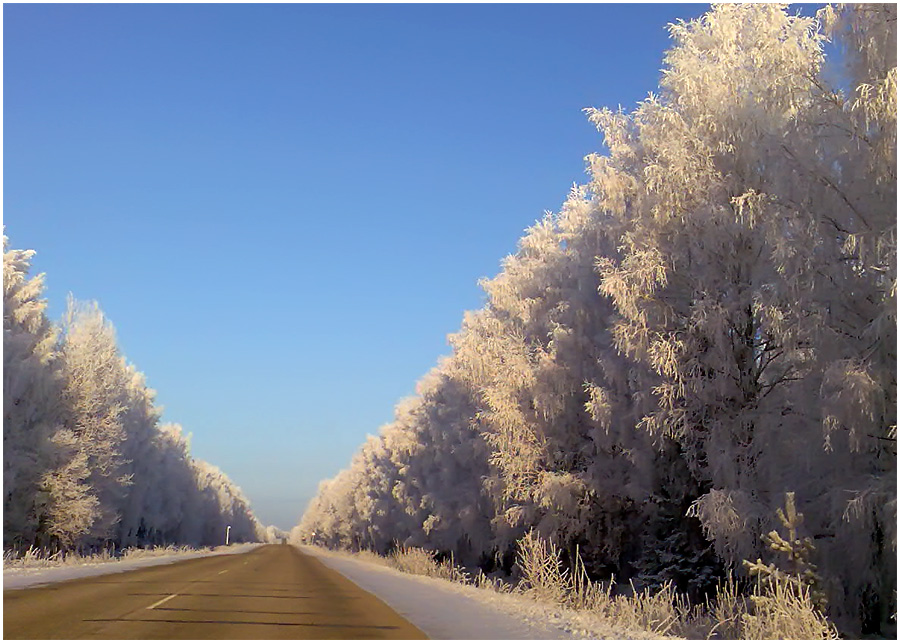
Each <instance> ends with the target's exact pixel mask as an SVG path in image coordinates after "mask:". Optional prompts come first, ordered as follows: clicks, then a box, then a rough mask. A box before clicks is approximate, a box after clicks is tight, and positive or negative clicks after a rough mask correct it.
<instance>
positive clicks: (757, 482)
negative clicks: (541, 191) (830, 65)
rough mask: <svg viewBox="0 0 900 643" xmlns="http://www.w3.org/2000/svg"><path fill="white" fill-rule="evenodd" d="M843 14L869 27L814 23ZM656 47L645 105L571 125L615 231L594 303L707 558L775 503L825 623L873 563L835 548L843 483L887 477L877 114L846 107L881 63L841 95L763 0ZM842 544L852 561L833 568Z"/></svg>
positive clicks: (888, 197)
mask: <svg viewBox="0 0 900 643" xmlns="http://www.w3.org/2000/svg"><path fill="white" fill-rule="evenodd" d="M858 12H862V13H863V14H865V15H866V16H867V18H866V19H865V20H862V23H865V24H871V22H872V21H873V20H872V18H871V16H869V14H870V13H871V12H872V10H871V8H866V7H859V6H852V7H847V8H843V9H841V10H839V14H840V15H841V16H843V17H842V18H839V19H837V20H836V23H837V24H839V23H840V22H841V20H843V21H845V22H848V23H849V24H853V25H857V24H858V23H859V22H860V21H859V20H857V19H856V18H854V17H853V16H855V15H856V14H857V13H858ZM876 13H879V14H880V17H881V20H880V21H879V20H875V22H879V25H880V26H879V28H878V29H876V30H873V31H870V32H869V33H868V34H867V38H868V40H867V39H866V38H861V39H860V38H858V39H857V41H856V43H855V46H854V49H855V50H858V51H864V50H865V49H866V48H867V47H873V48H875V49H878V50H879V51H880V52H882V53H883V50H884V49H885V48H888V49H889V48H890V46H889V45H885V43H884V42H883V41H882V42H881V43H880V44H877V43H876V44H871V42H872V41H878V40H879V38H881V37H885V36H888V37H890V42H891V43H893V41H894V39H895V38H894V37H893V36H890V33H893V32H892V31H891V27H890V26H885V25H890V24H894V25H895V23H896V19H895V17H893V18H892V17H891V15H890V14H891V10H890V9H888V10H887V11H879V12H876ZM838 32H839V29H837V28H835V30H834V33H838ZM672 34H673V39H674V40H675V47H674V48H673V49H672V50H671V51H670V52H669V53H668V54H667V58H666V63H667V68H666V70H665V71H664V78H663V82H662V84H661V93H660V95H659V96H658V97H655V96H651V98H650V99H648V100H647V101H645V102H644V103H642V104H641V106H640V107H639V108H638V109H637V110H636V111H635V112H634V113H633V114H632V115H630V116H626V115H624V114H621V113H619V114H613V113H611V112H609V111H594V112H592V114H591V116H592V119H593V120H594V121H595V122H596V123H597V124H598V125H599V126H600V127H601V129H602V130H603V132H604V134H605V136H606V140H607V145H608V146H609V148H610V151H611V154H610V156H609V157H594V159H593V160H592V172H593V180H592V182H591V186H590V187H591V190H592V192H593V194H594V195H596V198H597V199H598V202H599V206H600V207H601V208H603V209H605V210H606V211H608V212H610V213H611V214H613V215H614V216H616V217H618V218H619V219H620V221H622V224H623V226H624V229H625V232H624V233H623V234H622V236H621V241H622V247H621V253H622V256H621V257H620V258H619V259H618V260H613V259H609V258H604V259H602V260H601V261H600V262H599V271H600V274H601V277H602V279H603V283H602V292H603V293H604V294H605V295H607V296H608V297H610V298H611V299H612V300H613V301H614V303H615V305H616V309H617V311H618V313H619V319H618V321H617V322H616V323H615V325H614V326H613V333H614V336H615V338H616V342H617V344H618V346H619V348H620V350H621V351H622V352H623V353H625V354H626V355H628V356H629V357H631V358H632V359H633V360H635V361H637V362H640V363H643V364H646V365H648V366H649V367H651V368H652V369H654V370H655V371H656V372H657V373H658V374H659V376H660V377H661V382H660V384H659V385H658V386H657V387H656V388H655V389H654V395H655V397H656V400H657V403H658V409H657V410H656V411H655V412H653V413H651V414H648V415H647V416H645V418H644V419H643V421H642V426H643V427H644V428H645V429H646V430H647V431H648V432H649V433H651V434H652V435H665V436H668V437H670V438H672V439H674V440H675V441H676V442H677V443H678V444H679V446H680V448H681V450H682V452H683V453H684V455H685V458H686V460H687V462H688V464H689V465H690V467H691V469H692V471H693V472H694V475H695V477H697V478H698V479H699V480H701V481H702V482H703V483H704V484H705V485H706V486H707V491H706V493H705V494H704V495H703V496H702V497H701V498H700V499H698V501H697V503H696V504H695V505H694V508H693V512H694V514H695V515H697V516H698V517H699V518H700V519H701V520H702V522H703V523H704V528H705V529H706V531H707V534H708V535H709V536H710V537H711V538H712V539H713V541H714V542H715V544H716V548H717V551H718V553H719V554H720V556H722V557H723V558H724V559H725V560H727V561H729V562H732V563H736V562H740V560H741V559H743V558H755V557H756V556H758V555H759V554H760V553H761V549H762V542H761V540H760V538H759V536H760V535H761V534H763V533H766V531H768V530H769V529H770V528H771V526H772V520H773V517H774V515H775V509H776V508H777V506H778V503H779V500H780V498H781V497H782V496H783V494H784V493H786V492H790V491H796V492H797V498H798V501H799V502H801V503H804V505H803V506H804V513H805V514H806V515H807V516H808V517H812V518H814V519H813V520H810V521H808V524H809V527H810V528H811V529H813V530H814V533H816V534H818V535H819V537H820V538H821V539H822V540H823V541H824V542H823V544H822V546H820V547H819V551H820V552H821V555H822V558H823V560H830V561H833V562H832V566H831V567H832V568H831V569H830V570H829V571H830V572H831V574H832V579H833V582H832V587H831V590H832V597H833V599H834V608H833V612H834V613H835V614H836V615H838V616H846V617H847V618H848V619H849V620H850V621H854V620H857V619H859V618H862V619H863V620H865V619H866V618H869V617H867V616H866V615H865V614H862V615H860V614H856V613H852V614H851V613H848V614H846V615H844V614H843V612H844V611H845V610H856V609H858V608H859V606H860V599H861V596H860V593H861V592H863V591H864V588H865V587H866V586H867V585H869V584H870V583H871V582H873V581H874V580H875V578H874V577H873V576H872V573H873V572H876V570H879V569H880V570H886V569H887V570H889V569H890V568H891V567H892V565H884V563H885V562H888V560H887V559H889V558H890V556H886V554H885V549H886V547H885V544H884V543H880V542H878V541H879V540H881V539H880V538H875V542H871V543H867V542H865V541H866V538H865V537H864V536H862V534H859V533H857V534H856V535H855V536H853V535H851V532H854V531H856V530H855V529H854V528H853V527H852V525H851V524H850V523H851V522H852V521H848V520H846V516H847V509H848V500H850V498H848V497H847V492H846V490H847V489H854V488H856V489H859V488H860V487H861V486H862V487H863V488H866V487H868V488H875V489H879V491H883V489H882V486H881V485H880V484H879V483H875V484H874V487H873V485H872V482H871V481H872V479H873V477H875V478H878V477H879V476H880V475H882V474H884V473H886V472H890V473H889V475H890V477H891V478H892V477H894V476H895V473H894V472H895V471H896V463H895V458H896V455H895V453H896V450H895V445H896V442H895V436H894V435H893V434H894V431H895V429H893V428H892V427H894V426H895V424H896V416H895V413H896V398H895V393H894V392H893V391H895V375H894V368H895V366H896V355H895V353H894V349H893V346H894V343H895V333H896V322H895V319H894V317H893V308H894V303H893V288H894V286H893V284H894V282H895V274H896V262H895V253H894V250H893V247H894V243H895V242H894V238H895V231H896V228H895V225H896V224H895V219H894V216H895V212H896V180H895V179H894V178H893V177H894V173H895V168H896V160H895V159H893V160H891V159H890V158H888V157H889V155H886V153H885V151H884V149H882V147H883V146H882V143H881V142H880V141H879V140H878V139H880V138H881V137H887V139H888V140H889V141H895V137H896V107H895V99H889V105H890V106H892V107H890V106H888V104H881V105H880V106H878V107H875V108H873V109H869V110H866V108H864V107H861V103H865V102H866V101H867V99H872V100H874V101H875V102H878V101H879V100H881V101H883V100H884V96H883V95H884V94H885V93H887V94H888V95H889V94H890V93H891V92H892V91H894V92H895V90H892V89H891V87H893V84H892V83H893V81H891V78H893V77H894V76H895V74H896V71H895V68H896V67H895V65H896V61H895V57H894V59H891V57H890V55H884V56H880V57H879V56H876V58H878V59H879V60H881V61H882V67H881V68H880V69H879V70H877V71H874V70H872V69H869V71H868V72H867V75H868V76H869V78H868V80H867V82H874V85H872V86H873V87H874V86H875V85H877V86H878V87H880V88H881V89H879V90H877V91H876V90H867V89H866V88H865V87H864V86H863V85H856V90H855V91H854V92H853V93H854V94H855V95H854V97H851V98H845V97H843V95H842V94H841V92H840V91H838V90H836V89H831V88H829V86H828V83H827V81H826V74H825V73H823V65H824V55H823V43H824V38H825V36H824V34H823V33H822V32H821V31H820V30H819V29H818V24H817V23H816V21H815V20H813V19H809V18H803V17H799V16H791V15H789V14H788V13H787V12H786V11H785V9H784V8H783V7H779V6H773V5H765V6H763V5H754V6H752V7H738V6H720V7H716V8H715V9H714V10H713V11H712V12H710V13H709V14H707V15H706V16H704V17H703V18H702V19H701V20H698V21H694V22H691V23H687V24H679V25H675V26H673V27H672ZM864 41H865V43H867V44H864ZM892 65H893V67H892ZM892 69H893V71H892ZM873 74H874V75H875V76H877V78H875V79H874V80H873V79H872V78H871V76H872V75H873ZM875 95H877V96H878V97H880V98H873V97H874V96H875ZM892 108H893V112H891V109H892ZM861 111H866V117H865V119H864V118H862V116H861V115H860V113H859V112H861ZM879 117H880V122H879ZM866 119H867V125H866V126H865V127H862V121H864V120H866ZM891 145H893V144H892V143H891ZM860 150H864V151H862V152H860ZM879 150H881V151H879ZM873 155H874V156H876V157H877V161H875V160H874V159H873V158H872V156H873ZM873 161H874V165H873ZM876 166H877V169H876ZM867 168H868V169H867ZM885 443H886V444H885ZM886 479H888V478H883V480H886ZM887 496H888V497H890V491H889V490H888V491H887ZM894 497H895V496H894ZM894 502H895V501H894ZM887 504H888V512H887V514H885V513H882V514H881V516H880V518H879V520H881V522H882V525H887V524H888V523H889V522H891V523H892V522H894V521H895V517H894V516H895V505H894V504H892V502H891V501H889V502H888V503H887ZM879 529H881V530H883V529H884V527H880V528H879ZM832 545H833V547H834V549H833V550H832ZM848 550H849V551H852V552H853V553H854V555H857V556H860V557H861V558H862V559H863V560H857V561H856V564H855V565H854V567H855V569H851V568H850V566H848V565H846V562H845V561H847V557H846V556H838V555H836V554H837V552H838V551H848ZM832 551H833V552H834V553H832ZM894 556H895V554H894ZM894 560H895V559H894ZM823 567H826V566H823ZM893 567H895V562H894V565H893ZM894 573H895V572H894ZM876 576H880V577H881V578H880V579H879V580H878V581H877V582H878V584H882V583H884V581H885V580H886V579H889V578H890V577H891V572H889V571H888V572H886V573H885V574H881V573H876ZM882 595H883V594H882ZM868 609H869V608H865V607H864V608H862V610H863V612H866V611H867V610H868ZM878 609H881V608H880V607H879V608H878ZM857 622H858V621H857Z"/></svg>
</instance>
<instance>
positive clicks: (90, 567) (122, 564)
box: [3, 543, 262, 590]
mask: <svg viewBox="0 0 900 643" xmlns="http://www.w3.org/2000/svg"><path fill="white" fill-rule="evenodd" d="M261 544H262V543H245V544H241V545H230V546H228V547H218V548H216V549H215V550H214V551H204V552H192V553H191V552H189V553H183V554H172V555H170V556H156V557H150V558H139V557H135V558H133V559H128V558H126V559H124V560H120V561H112V562H86V563H82V564H77V565H76V564H73V565H63V566H60V567H51V568H47V567H14V568H12V569H4V570H3V589H4V590H7V589H25V588H26V587H36V586H38V585H49V584H51V583H60V582H62V581H66V580H72V579H75V578H87V577H89V576H103V575H104V574H117V573H119V572H128V571H131V570H133V569H140V568H142V567H153V566H155V565H168V564H170V563H177V562H180V561H182V560H189V559H191V558H203V557H205V556H221V555H222V554H243V553H244V552H248V551H250V550H251V549H255V548H257V547H259V546H261Z"/></svg>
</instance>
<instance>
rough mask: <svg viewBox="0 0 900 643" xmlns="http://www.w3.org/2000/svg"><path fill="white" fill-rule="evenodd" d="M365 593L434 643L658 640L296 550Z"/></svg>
mask: <svg viewBox="0 0 900 643" xmlns="http://www.w3.org/2000/svg"><path fill="white" fill-rule="evenodd" d="M299 549H300V550H301V551H302V552H303V553H305V554H309V555H311V556H315V557H316V558H318V559H319V560H320V561H322V562H323V563H324V564H325V565H327V566H328V567H330V568H332V569H334V570H335V571H337V572H340V573H341V574H342V575H343V576H345V577H347V578H348V579H350V580H351V581H353V582H354V583H356V584H357V585H359V586H360V587H362V588H363V589H364V590H366V591H369V592H371V593H373V594H375V595H376V596H378V597H379V598H380V599H381V600H383V601H384V602H385V603H387V604H388V605H390V606H391V607H392V608H393V609H394V610H395V611H396V612H397V613H398V614H400V615H402V616H403V617H404V618H406V619H407V620H409V621H410V622H411V623H412V624H414V625H415V626H416V627H418V628H419V629H420V630H422V631H423V632H425V633H426V634H427V635H428V636H429V637H430V638H433V639H481V640H485V639H486V640H509V639H517V640H521V639H573V638H590V639H617V640H620V639H659V638H662V637H660V636H657V635H654V634H653V633H651V632H644V631H624V630H620V629H616V628H613V627H610V626H609V625H608V624H606V623H604V622H603V621H602V620H600V619H598V618H596V617H593V616H592V615H590V614H585V613H579V612H574V611H571V610H565V609H561V608H558V607H556V606H551V605H543V604H541V603H537V602H536V601H533V600H530V599H528V598H525V597H522V596H515V595H510V594H500V593H497V592H493V591H491V590H488V589H481V588H478V587H473V586H471V585H461V584H459V583H453V582H450V581H446V580H442V579H438V578H427V577H424V576H413V575H410V574H405V573H403V572H400V571H397V570H395V569H391V568H389V567H385V566H383V565H380V564H378V563H372V562H368V561H365V560H359V559H357V558H354V557H353V556H352V555H351V554H344V553H340V552H332V551H328V550H325V549H321V548H319V547H309V546H305V545H300V546H299Z"/></svg>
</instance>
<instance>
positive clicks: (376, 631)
mask: <svg viewBox="0 0 900 643" xmlns="http://www.w3.org/2000/svg"><path fill="white" fill-rule="evenodd" d="M3 638H5V639H54V638H56V639H60V638H63V639H416V638H417V639H424V638H426V636H425V634H423V633H422V632H421V631H420V630H419V629H417V628H416V627H415V626H413V625H412V624H410V623H409V622H407V621H405V620H404V619H403V618H402V617H401V616H399V615H398V614H397V613H396V612H394V611H393V610H392V609H391V608H389V607H388V606H387V605H385V604H384V603H383V602H382V601H381V600H379V599H378V598H376V597H375V596H373V595H372V594H369V593H368V592H365V591H363V590H361V589H360V588H359V587H357V586H356V585H354V584H353V583H351V582H350V581H349V580H347V579H346V578H344V577H343V576H341V575H340V574H338V573H337V572H335V571H333V570H331V569H329V568H327V567H326V566H325V565H323V564H322V563H320V562H319V561H318V560H316V559H315V558H312V557H310V556H307V555H305V554H302V553H301V552H299V551H298V550H297V549H296V548H295V547H292V546H290V545H266V546H263V547H259V548H257V549H254V550H253V551H250V552H247V553H244V554H233V555H222V556H210V557H208V558H195V559H192V560H186V561H183V562H179V563H174V564H170V565H160V566H158V567H148V568H145V569H139V570H136V571H131V572H122V573H118V574H110V575H107V576H94V577H92V578H84V579H79V580H71V581H66V582H62V583H57V584H54V585H48V586H46V587H36V588H31V589H20V590H9V591H5V592H3Z"/></svg>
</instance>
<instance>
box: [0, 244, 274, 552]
mask: <svg viewBox="0 0 900 643" xmlns="http://www.w3.org/2000/svg"><path fill="white" fill-rule="evenodd" d="M3 248H4V253H3V546H4V549H15V550H19V551H22V550H25V549H28V548H30V547H37V548H42V549H49V550H59V549H62V550H69V549H80V550H91V549H98V548H101V547H102V548H109V547H115V548H122V547H131V546H145V545H162V544H185V545H219V544H224V540H225V530H226V526H228V525H230V526H231V534H230V538H231V541H232V542H250V541H261V540H264V539H265V537H266V533H265V528H264V527H263V526H262V525H260V523H259V522H258V521H257V520H256V518H255V517H254V516H253V513H252V512H251V510H250V504H249V503H248V501H247V499H246V498H245V497H244V495H243V494H242V493H241V490H240V489H239V488H238V487H237V486H235V485H234V483H232V482H231V481H230V480H229V479H228V477H227V476H225V474H224V473H222V472H221V471H220V470H219V469H218V468H216V467H214V466H213V465H211V464H208V463H206V462H203V461H201V460H195V459H193V458H191V455H190V449H189V444H188V439H187V437H185V436H184V435H183V434H182V430H181V427H180V426H178V425H176V424H160V422H159V420H160V413H161V410H160V409H159V408H158V407H157V406H156V405H155V395H156V393H155V392H154V391H152V390H151V389H149V388H147V385H146V383H145V380H144V376H143V374H141V373H140V372H138V371H137V370H136V369H135V367H134V366H133V365H131V364H128V363H127V362H126V361H125V358H124V357H123V356H122V354H121V352H120V351H119V348H118V347H117V345H116V336H115V331H114V329H113V326H112V324H111V323H110V322H109V321H108V320H106V319H105V318H104V315H103V313H102V312H101V311H100V309H99V307H98V306H97V304H96V303H91V304H84V303H77V302H75V301H74V300H73V299H72V298H71V297H70V298H69V302H68V309H67V311H66V314H65V318H64V319H63V321H62V323H61V324H60V325H55V324H53V323H51V322H50V321H49V320H48V319H47V317H46V315H45V312H44V311H45V307H46V303H45V301H44V300H43V299H42V298H41V297H42V293H43V288H44V285H43V275H38V276H36V277H29V274H28V273H29V269H30V262H31V258H32V256H33V255H34V251H33V250H10V249H9V248H8V240H7V239H6V237H5V236H4V238H3Z"/></svg>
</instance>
